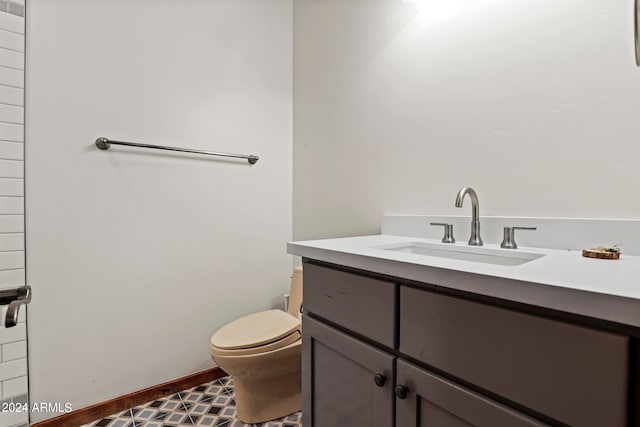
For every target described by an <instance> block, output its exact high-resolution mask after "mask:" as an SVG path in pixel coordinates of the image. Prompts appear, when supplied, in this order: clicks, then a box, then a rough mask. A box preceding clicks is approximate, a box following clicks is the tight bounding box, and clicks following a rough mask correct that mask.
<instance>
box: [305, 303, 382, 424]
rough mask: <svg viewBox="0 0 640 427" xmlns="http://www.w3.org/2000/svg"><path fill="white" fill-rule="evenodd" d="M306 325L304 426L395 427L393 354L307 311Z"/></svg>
mask: <svg viewBox="0 0 640 427" xmlns="http://www.w3.org/2000/svg"><path fill="white" fill-rule="evenodd" d="M302 324H303V331H304V333H303V338H302V402H303V404H302V425H304V426H305V427H337V426H345V427H346V426H348V427H392V426H393V401H394V395H393V385H394V384H393V356H391V355H389V354H387V353H385V352H383V351H381V350H378V349H376V348H375V347H372V346H370V345H368V344H365V343H363V342H361V341H359V340H357V339H355V338H353V337H351V336H349V335H347V334H344V333H342V332H340V331H338V330H336V329H334V328H331V327H329V326H326V325H324V324H322V323H320V322H318V321H316V320H314V319H312V318H310V317H308V316H304V317H303V323H302ZM376 376H377V377H376ZM383 377H384V378H383Z"/></svg>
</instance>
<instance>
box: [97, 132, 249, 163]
mask: <svg viewBox="0 0 640 427" xmlns="http://www.w3.org/2000/svg"><path fill="white" fill-rule="evenodd" d="M112 144H113V145H126V146H129V147H141V148H153V149H156V150H167V151H180V152H183V153H195V154H206V155H208V156H222V157H235V158H238V159H247V161H248V162H249V163H250V164H252V165H254V164H255V163H256V162H257V161H258V160H260V157H258V156H254V155H253V154H249V155H245V154H232V153H219V152H217V151H203V150H192V149H190V148H179V147H166V146H162V145H152V144H139V143H137V142H126V141H112V140H110V139H108V138H104V137H103V138H98V139H96V147H98V148H99V149H101V150H108V149H109V147H110V146H111V145H112Z"/></svg>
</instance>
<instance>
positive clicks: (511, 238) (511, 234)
mask: <svg viewBox="0 0 640 427" xmlns="http://www.w3.org/2000/svg"><path fill="white" fill-rule="evenodd" d="M516 230H537V227H505V228H504V238H503V239H502V243H501V244H500V247H501V248H505V249H518V245H517V244H516V239H515V231H516Z"/></svg>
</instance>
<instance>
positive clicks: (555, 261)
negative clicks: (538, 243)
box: [287, 235, 640, 327]
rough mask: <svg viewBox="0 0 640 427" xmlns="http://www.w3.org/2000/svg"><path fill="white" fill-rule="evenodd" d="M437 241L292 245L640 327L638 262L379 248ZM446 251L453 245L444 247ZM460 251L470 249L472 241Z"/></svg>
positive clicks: (570, 254) (306, 252)
mask: <svg viewBox="0 0 640 427" xmlns="http://www.w3.org/2000/svg"><path fill="white" fill-rule="evenodd" d="M410 242H421V243H429V244H434V243H436V244H442V243H440V241H439V240H432V239H422V238H416V237H405V236H391V235H373V236H360V237H346V238H339V239H324V240H309V241H301V242H291V243H289V244H288V245H287V251H288V252H289V253H290V254H294V255H299V256H302V257H306V258H310V259H315V260H318V261H325V262H329V263H333V264H340V265H344V266H347V267H353V268H358V269H362V270H368V271H372V272H376V273H381V274H387V275H390V276H395V277H399V278H404V279H408V280H415V281H419V282H424V283H429V284H432V285H439V286H443V287H447V288H451V289H456V290H461V291H466V292H472V293H476V294H478V295H485V296H490V297H495V298H501V299H505V300H509V301H515V302H521V303H525V304H531V305H536V306H541V307H546V308H550V309H555V310H561V311H565V312H569V313H574V314H579V315H585V316H589V317H595V318H599V319H604V320H610V321H614V322H619V323H622V324H626V325H631V326H636V327H640V257H638V256H625V255H624V254H622V255H621V257H620V259H619V260H600V259H592V258H584V257H582V254H581V252H578V251H562V250H556V249H543V248H527V247H519V248H518V249H515V250H512V249H501V248H500V247H499V246H498V245H491V244H489V245H485V247H486V248H490V249H497V250H499V251H506V252H509V253H513V252H514V251H518V252H529V253H532V252H533V253H538V254H543V255H545V256H543V257H541V258H538V259H535V260H533V261H529V262H527V263H525V264H522V265H517V266H503V265H494V264H486V263H481V262H473V261H461V260H454V259H448V258H441V257H435V256H427V255H418V254H411V253H405V252H396V251H390V250H384V249H380V248H376V246H381V245H393V244H405V243H410ZM442 245H443V246H450V245H444V244H442ZM454 246H464V247H466V246H467V244H466V242H461V243H455V244H454Z"/></svg>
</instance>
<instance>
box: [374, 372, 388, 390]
mask: <svg viewBox="0 0 640 427" xmlns="http://www.w3.org/2000/svg"><path fill="white" fill-rule="evenodd" d="M373 382H375V383H376V385H377V386H378V387H383V386H384V383H386V382H387V377H385V376H384V375H382V374H376V375H375V376H374V377H373Z"/></svg>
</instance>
